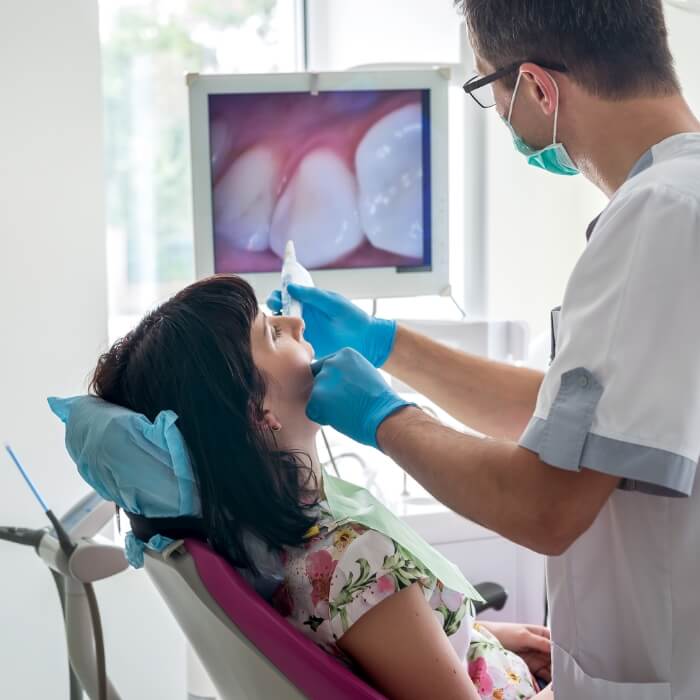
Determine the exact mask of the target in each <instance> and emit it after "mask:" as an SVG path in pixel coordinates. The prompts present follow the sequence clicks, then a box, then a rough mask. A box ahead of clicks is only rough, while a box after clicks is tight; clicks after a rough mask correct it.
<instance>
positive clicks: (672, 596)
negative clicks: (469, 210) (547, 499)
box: [520, 134, 700, 700]
mask: <svg viewBox="0 0 700 700" xmlns="http://www.w3.org/2000/svg"><path fill="white" fill-rule="evenodd" d="M553 339H554V340H555V342H556V355H555V357H554V360H553V362H552V365H551V367H550V369H549V372H548V373H547V375H546V377H545V380H544V382H543V385H542V387H541V390H540V394H539V397H538V402H537V408H536V411H535V415H534V416H533V418H532V420H531V422H530V424H529V425H528V428H527V429H526V431H525V433H524V434H523V436H522V438H521V440H520V443H521V445H523V446H524V447H526V448H528V449H530V450H532V451H534V452H536V453H537V454H539V456H540V458H541V459H542V460H543V461H544V462H546V463H548V464H551V465H553V466H556V467H560V468H562V469H568V470H579V469H580V468H581V467H587V468H589V469H594V470H596V471H599V472H605V473H607V474H611V475H615V476H619V477H621V478H622V479H623V481H622V483H621V488H620V489H619V490H616V491H615V492H614V493H613V495H612V496H611V498H610V500H609V501H608V503H607V504H606V505H605V506H604V507H603V509H602V511H601V513H600V514H599V516H598V518H597V519H596V521H595V523H594V524H593V526H592V527H591V528H590V529H589V530H588V532H586V533H585V534H583V535H582V536H581V537H580V538H579V539H578V540H577V541H576V542H575V543H574V544H573V545H572V547H571V548H570V549H569V550H568V551H567V552H566V553H565V554H564V555H562V556H560V557H550V558H549V559H548V562H547V581H548V587H549V599H550V605H551V621H552V636H553V641H554V644H555V647H554V652H553V659H554V693H555V696H556V697H557V700H595V699H597V698H605V699H606V700H607V699H610V700H670V699H671V698H673V700H700V502H699V499H700V495H698V491H700V489H697V488H696V489H694V488H693V485H694V482H695V473H696V469H697V464H698V459H699V457H700V134H681V135H678V136H674V137H671V138H669V139H666V140H665V141H663V142H661V143H660V144H658V145H656V146H654V147H653V148H652V149H651V151H650V152H649V153H647V154H646V155H645V156H644V157H643V158H642V159H641V160H640V162H639V163H638V164H637V165H636V166H635V168H634V170H633V171H632V173H631V174H630V177H629V179H628V180H627V182H626V183H625V184H624V185H623V186H622V188H621V189H620V190H619V192H617V193H616V195H615V197H614V198H613V199H612V200H611V202H610V204H609V206H608V207H607V209H606V210H605V211H604V212H603V214H602V215H601V216H600V218H599V220H598V221H597V224H596V225H595V229H594V230H593V233H592V237H591V240H590V241H589V244H588V246H587V248H586V250H585V252H584V253H583V255H582V256H581V258H580V260H579V261H578V263H577V265H576V267H575V269H574V272H573V274H572V276H571V279H570V281H569V284H568V287H567V290H566V294H565V297H564V300H563V304H562V307H561V311H560V314H559V317H558V329H556V328H555V329H554V332H553Z"/></svg>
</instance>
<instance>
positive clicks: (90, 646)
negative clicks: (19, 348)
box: [0, 447, 128, 700]
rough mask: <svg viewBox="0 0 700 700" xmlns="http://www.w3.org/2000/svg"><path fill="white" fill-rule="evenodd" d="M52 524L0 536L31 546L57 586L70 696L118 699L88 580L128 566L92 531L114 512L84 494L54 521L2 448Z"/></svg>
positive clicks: (118, 550) (74, 698)
mask: <svg viewBox="0 0 700 700" xmlns="http://www.w3.org/2000/svg"><path fill="white" fill-rule="evenodd" d="M6 450H7V452H8V454H9V455H10V458H11V459H12V461H13V462H14V463H15V465H16V466H17V468H18V469H19V471H20V473H21V474H22V476H23V478H24V480H25V481H26V482H27V484H28V486H29V488H30V489H31V491H32V493H33V494H34V496H35V497H36V499H37V501H38V502H39V504H40V505H41V507H42V509H43V510H44V512H45V513H46V516H47V517H48V518H49V520H50V522H51V524H52V526H53V527H44V528H39V529H31V528H23V527H1V526H0V540H6V541H8V542H14V543H15V544H20V545H25V546H29V547H33V548H34V550H35V551H36V553H37V554H38V555H39V557H40V558H41V559H42V561H43V562H44V564H46V566H48V567H49V570H50V571H51V574H52V576H53V578H54V581H55V583H56V588H57V589H58V595H59V598H60V601H61V608H62V610H63V619H64V625H65V630H66V643H67V649H68V659H69V674H70V675H69V677H70V700H82V698H83V690H84V691H85V693H87V695H88V697H89V698H90V700H121V696H120V695H119V694H118V693H117V691H116V690H115V689H114V686H113V685H112V683H111V682H110V680H109V678H108V677H107V675H106V671H105V663H104V644H103V639H102V626H101V621H100V615H99V608H98V605H97V599H96V597H95V593H94V590H93V587H92V584H93V582H94V581H99V580H101V579H105V578H109V577H110V576H114V575H115V574H118V573H121V572H122V571H124V570H125V569H126V568H127V567H128V562H127V561H126V559H125V558H124V551H123V549H122V548H121V547H117V546H116V545H114V544H112V543H111V542H110V540H108V539H107V538H106V537H103V536H101V535H98V534H97V533H99V532H100V530H102V528H104V526H105V525H107V523H108V522H109V521H110V520H111V518H112V516H113V515H114V504H113V503H109V502H108V501H105V500H104V499H102V497H101V496H99V495H98V494H97V493H95V492H94V491H93V492H90V493H89V494H87V495H86V496H84V497H83V498H81V499H80V500H79V501H78V502H77V503H76V504H75V505H74V506H73V507H72V508H71V509H70V510H69V511H68V512H67V513H65V514H64V515H63V517H62V518H60V519H58V518H57V517H56V516H55V515H54V514H53V512H52V511H51V510H50V509H49V508H48V507H47V506H46V503H45V502H44V500H43V498H42V497H41V496H40V495H39V493H38V491H37V489H36V487H35V486H34V484H33V483H32V481H31V479H30V478H29V476H28V475H27V473H26V471H25V470H24V468H23V467H22V466H21V464H20V463H19V460H18V459H17V457H16V456H15V454H14V452H12V450H11V449H10V448H9V447H6Z"/></svg>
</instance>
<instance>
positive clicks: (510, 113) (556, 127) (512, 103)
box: [508, 72, 559, 145]
mask: <svg viewBox="0 0 700 700" xmlns="http://www.w3.org/2000/svg"><path fill="white" fill-rule="evenodd" d="M547 75H548V76H549V77H550V78H551V80H552V82H553V83H554V89H555V91H556V93H557V106H556V108H555V110H554V131H553V133H552V145H555V144H556V143H557V132H558V131H559V85H558V84H557V81H556V80H554V78H552V76H551V75H550V74H549V73H547ZM522 77H523V74H522V72H521V73H518V79H517V81H516V82H515V89H514V90H513V97H512V98H511V100H510V109H509V110H508V123H509V124H510V125H511V126H512V125H513V109H514V108H515V98H516V96H517V94H518V89H519V88H520V81H521V80H522Z"/></svg>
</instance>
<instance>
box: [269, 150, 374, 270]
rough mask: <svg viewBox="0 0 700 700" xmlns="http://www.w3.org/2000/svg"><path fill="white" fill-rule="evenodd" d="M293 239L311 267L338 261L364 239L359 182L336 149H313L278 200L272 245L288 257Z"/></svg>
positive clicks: (301, 256)
mask: <svg viewBox="0 0 700 700" xmlns="http://www.w3.org/2000/svg"><path fill="white" fill-rule="evenodd" d="M290 240H293V241H294V245H295V247H296V252H297V260H298V261H299V262H300V263H301V264H302V265H303V266H304V267H310V268H314V267H320V266H322V265H328V264H329V263H332V262H333V261H335V260H337V259H338V258H340V257H342V256H343V255H346V254H347V253H349V252H351V251H352V250H354V249H355V248H357V246H359V245H360V244H361V243H362V241H363V240H364V237H363V235H362V231H361V229H360V217H359V213H358V211H357V195H356V185H355V180H354V178H353V176H352V173H351V172H350V169H349V168H348V167H347V165H346V164H345V163H344V162H343V161H342V160H341V159H340V158H339V157H338V156H337V155H336V154H335V153H334V152H333V151H331V150H330V149H326V148H319V149H317V150H315V151H312V152H311V153H309V154H308V155H307V156H306V157H305V158H304V160H302V161H301V163H300V164H299V166H298V168H297V171H296V173H295V174H294V176H293V177H292V179H291V181H290V182H289V184H288V185H287V188H286V189H285V191H284V193H283V195H282V196H281V197H280V199H279V201H278V202H277V206H276V207H275V211H274V214H273V215H272V226H271V228H270V247H271V248H272V250H273V251H274V252H275V253H277V255H279V256H280V257H282V256H283V255H284V248H285V245H286V244H287V241H290Z"/></svg>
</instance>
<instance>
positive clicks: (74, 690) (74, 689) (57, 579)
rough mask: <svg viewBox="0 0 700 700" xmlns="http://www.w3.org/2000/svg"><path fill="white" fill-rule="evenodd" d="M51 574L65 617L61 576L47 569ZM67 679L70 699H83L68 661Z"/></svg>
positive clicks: (81, 688)
mask: <svg viewBox="0 0 700 700" xmlns="http://www.w3.org/2000/svg"><path fill="white" fill-rule="evenodd" d="M49 571H50V572H51V574H52V576H53V580H54V583H55V584H56V588H57V589H58V597H59V600H60V601H61V611H62V612H63V619H64V620H65V618H66V599H65V590H66V588H65V586H64V585H63V577H62V576H61V574H59V573H58V572H57V571H54V570H53V569H49ZM68 679H69V681H70V700H83V687H82V686H81V685H80V681H79V680H78V677H77V676H76V675H75V671H74V670H73V666H71V664H70V661H69V662H68Z"/></svg>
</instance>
